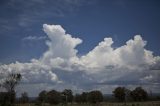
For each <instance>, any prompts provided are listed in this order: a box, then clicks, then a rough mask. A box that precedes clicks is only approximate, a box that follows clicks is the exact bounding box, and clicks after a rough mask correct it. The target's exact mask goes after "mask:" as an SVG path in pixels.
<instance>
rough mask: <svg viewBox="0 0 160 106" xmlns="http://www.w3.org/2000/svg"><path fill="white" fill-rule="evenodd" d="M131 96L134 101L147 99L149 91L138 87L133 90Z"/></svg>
mask: <svg viewBox="0 0 160 106" xmlns="http://www.w3.org/2000/svg"><path fill="white" fill-rule="evenodd" d="M131 97H132V99H133V100H134V101H144V100H147V98H148V93H147V92H146V91H145V90H144V89H143V88H142V87H137V88H135V89H134V90H133V91H131Z"/></svg>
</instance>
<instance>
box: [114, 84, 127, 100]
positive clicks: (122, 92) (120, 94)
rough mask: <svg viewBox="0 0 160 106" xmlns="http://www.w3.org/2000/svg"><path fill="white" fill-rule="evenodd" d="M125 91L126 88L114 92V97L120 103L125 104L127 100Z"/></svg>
mask: <svg viewBox="0 0 160 106" xmlns="http://www.w3.org/2000/svg"><path fill="white" fill-rule="evenodd" d="M125 91H126V88H125V87H117V88H115V90H114V91H113V94H114V97H115V98H116V99H117V100H118V101H120V102H123V101H124V100H125V96H126V95H125Z"/></svg>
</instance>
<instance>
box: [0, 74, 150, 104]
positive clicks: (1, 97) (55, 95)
mask: <svg viewBox="0 0 160 106" xmlns="http://www.w3.org/2000/svg"><path fill="white" fill-rule="evenodd" d="M21 78H22V76H21V74H15V73H14V74H13V73H12V74H9V75H8V77H7V78H6V79H5V80H4V81H3V83H1V84H0V87H1V88H3V89H5V92H0V106H12V105H14V104H15V102H17V101H18V102H20V103H28V102H30V101H29V97H28V94H27V92H23V93H22V94H21V97H20V98H19V99H18V100H16V92H15V87H16V86H17V85H18V84H19V82H20V80H21ZM112 93H113V95H112V96H113V97H114V98H115V100H116V102H128V101H147V100H148V99H149V94H148V93H147V91H146V90H144V89H143V88H142V87H136V88H135V89H134V90H130V89H127V88H125V87H117V88H115V89H114V90H113V92H112ZM104 99H107V98H106V97H105V96H104V95H103V94H102V92H101V91H99V90H92V91H90V92H82V93H81V94H75V95H74V94H73V92H72V90H71V89H64V90H63V91H62V92H60V91H56V90H50V91H45V90H43V91H41V92H40V93H39V95H38V97H37V99H36V101H35V102H36V103H37V104H39V105H42V104H46V103H49V104H59V103H61V104H67V103H73V102H74V103H79V104H87V103H92V104H98V103H101V102H104Z"/></svg>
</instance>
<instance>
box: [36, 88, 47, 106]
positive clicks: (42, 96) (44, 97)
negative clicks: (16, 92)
mask: <svg viewBox="0 0 160 106" xmlns="http://www.w3.org/2000/svg"><path fill="white" fill-rule="evenodd" d="M46 100H47V92H46V91H45V90H43V91H41V92H40V93H39V96H38V101H40V103H45V102H46Z"/></svg>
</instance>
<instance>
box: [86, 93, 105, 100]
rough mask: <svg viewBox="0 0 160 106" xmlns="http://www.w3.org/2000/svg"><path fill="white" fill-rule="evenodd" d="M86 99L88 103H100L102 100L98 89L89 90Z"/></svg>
mask: <svg viewBox="0 0 160 106" xmlns="http://www.w3.org/2000/svg"><path fill="white" fill-rule="evenodd" d="M88 101H89V102H90V103H100V102H102V101H103V95H102V93H101V92H100V91H91V92H89V93H88Z"/></svg>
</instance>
